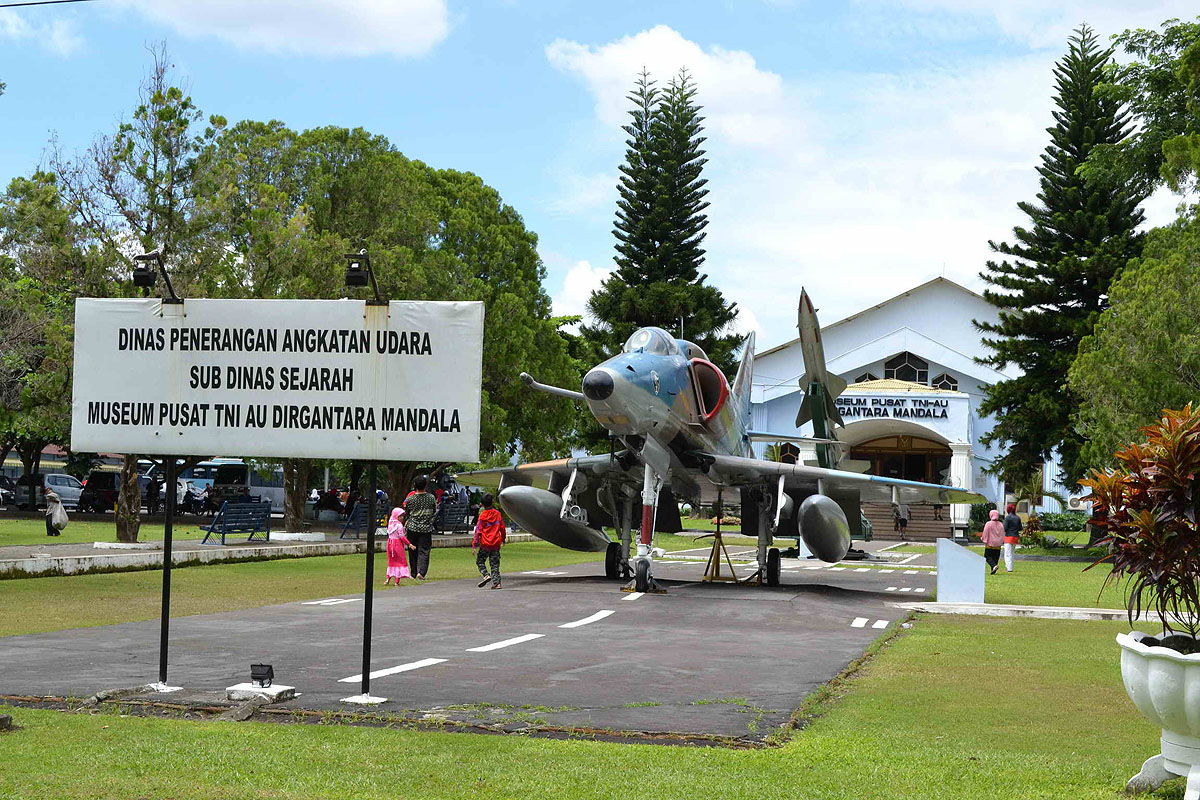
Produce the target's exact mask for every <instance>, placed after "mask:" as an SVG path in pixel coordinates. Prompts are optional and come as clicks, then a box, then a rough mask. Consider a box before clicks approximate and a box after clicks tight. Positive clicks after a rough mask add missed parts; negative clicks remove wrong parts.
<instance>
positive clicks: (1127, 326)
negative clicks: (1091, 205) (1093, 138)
mask: <svg viewBox="0 0 1200 800" xmlns="http://www.w3.org/2000/svg"><path fill="white" fill-rule="evenodd" d="M1110 302H1111V306H1110V307H1109V308H1108V309H1107V310H1106V311H1105V312H1104V313H1103V314H1101V315H1100V320H1099V322H1097V323H1096V331H1095V333H1094V334H1093V335H1092V336H1089V337H1087V338H1085V339H1084V340H1083V342H1082V343H1081V344H1080V346H1079V358H1078V359H1076V361H1075V363H1074V364H1073V365H1072V367H1071V372H1070V382H1071V389H1072V391H1073V392H1074V393H1075V394H1076V395H1077V396H1078V397H1079V398H1080V407H1079V414H1078V419H1079V424H1080V427H1081V429H1082V432H1083V434H1084V435H1085V436H1086V438H1087V445H1086V446H1085V447H1084V451H1083V456H1084V461H1085V463H1086V464H1087V466H1089V467H1094V468H1098V469H1103V468H1106V467H1111V466H1112V465H1113V454H1114V453H1115V452H1117V450H1119V449H1122V448H1123V447H1124V446H1125V445H1126V444H1128V443H1129V442H1131V441H1137V440H1138V436H1139V433H1138V431H1139V429H1140V428H1142V427H1143V426H1145V425H1152V424H1154V423H1155V422H1156V421H1158V419H1159V418H1160V417H1161V412H1162V409H1164V408H1183V407H1184V406H1186V405H1187V404H1188V403H1191V402H1195V400H1196V398H1197V397H1200V219H1197V218H1196V217H1194V216H1193V217H1192V218H1191V219H1185V220H1180V221H1178V222H1176V223H1175V224H1173V225H1171V226H1168V227H1165V228H1158V229H1156V230H1154V231H1152V232H1151V233H1150V235H1149V236H1148V238H1147V241H1146V248H1145V251H1144V252H1143V254H1142V257H1141V258H1140V259H1134V260H1133V261H1131V262H1130V263H1129V266H1127V267H1126V268H1125V271H1124V272H1122V273H1121V276H1120V278H1118V279H1117V280H1116V281H1114V282H1113V285H1112V292H1111V301H1110Z"/></svg>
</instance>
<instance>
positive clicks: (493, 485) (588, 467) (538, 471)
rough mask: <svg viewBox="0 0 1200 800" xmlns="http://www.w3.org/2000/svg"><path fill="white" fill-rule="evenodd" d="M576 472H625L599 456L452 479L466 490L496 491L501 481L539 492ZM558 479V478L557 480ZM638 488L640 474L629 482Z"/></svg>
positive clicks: (602, 456) (610, 458) (607, 473)
mask: <svg viewBox="0 0 1200 800" xmlns="http://www.w3.org/2000/svg"><path fill="white" fill-rule="evenodd" d="M575 469H579V470H581V471H583V472H586V473H589V474H592V475H601V474H603V475H606V476H609V477H611V473H616V472H620V473H622V474H625V473H624V470H622V469H621V467H620V466H619V465H618V463H617V460H616V459H615V458H613V457H612V456H610V455H609V454H607V453H604V454H602V455H598V456H579V457H578V458H557V459H554V460H552V461H534V462H531V463H529V464H517V465H515V466H511V467H497V468H495V469H481V470H476V471H475V472H460V473H458V474H457V475H456V476H455V478H456V479H457V480H458V482H459V483H462V484H465V485H467V486H477V487H479V488H481V489H491V490H492V491H496V490H498V489H499V488H500V483H501V481H503V482H504V484H505V485H506V486H508V485H514V484H515V485H519V486H535V487H537V488H538V489H548V488H550V485H551V483H554V482H556V481H562V482H563V483H565V482H566V480H567V479H568V478H570V477H571V472H572V470H575ZM556 476H557V477H556ZM631 480H636V481H637V483H638V485H639V486H640V485H641V480H642V474H641V471H640V470H638V471H637V472H636V473H635V474H634V475H633V476H632V478H631Z"/></svg>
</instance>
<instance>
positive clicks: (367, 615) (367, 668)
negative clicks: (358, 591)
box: [346, 461, 387, 705]
mask: <svg viewBox="0 0 1200 800" xmlns="http://www.w3.org/2000/svg"><path fill="white" fill-rule="evenodd" d="M370 476H371V477H370V481H369V482H370V488H369V489H368V490H367V491H368V496H367V569H366V579H365V585H364V587H363V643H362V692H361V693H360V694H359V695H358V696H357V697H348V698H346V701H347V702H351V703H364V704H367V705H375V704H377V703H382V702H384V701H385V700H387V698H386V697H372V696H371V612H372V608H373V605H374V604H373V603H372V601H373V599H374V596H375V595H374V592H375V520H376V519H377V518H378V516H379V513H378V508H377V506H376V502H377V497H378V495H379V465H378V464H377V463H376V462H374V461H372V462H371V467H370ZM359 502H362V501H361V500H360V501H359Z"/></svg>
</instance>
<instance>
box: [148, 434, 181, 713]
mask: <svg viewBox="0 0 1200 800" xmlns="http://www.w3.org/2000/svg"><path fill="white" fill-rule="evenodd" d="M164 461H165V462H166V464H165V466H166V472H167V507H166V519H165V521H164V523H163V569H162V609H161V612H160V613H161V615H162V619H161V621H160V623H159V632H158V683H157V684H155V686H154V688H155V689H156V690H157V691H159V692H174V691H177V690H178V689H179V688H180V687H178V686H169V685H167V640H168V638H169V637H170V632H171V534H172V532H173V530H172V528H173V525H174V522H175V500H176V497H175V491H176V486H175V483H176V478H175V456H168V457H167V458H165V459H164Z"/></svg>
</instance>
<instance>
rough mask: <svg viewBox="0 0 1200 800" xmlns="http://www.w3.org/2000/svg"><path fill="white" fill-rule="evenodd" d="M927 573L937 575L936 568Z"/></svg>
mask: <svg viewBox="0 0 1200 800" xmlns="http://www.w3.org/2000/svg"><path fill="white" fill-rule="evenodd" d="M929 574H930V575H937V570H936V569H935V570H933V571H932V572H930V573H929Z"/></svg>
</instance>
